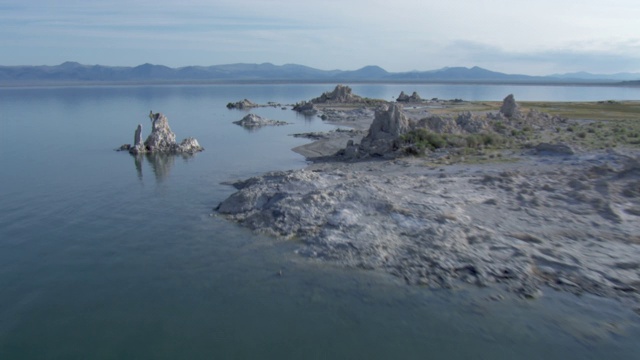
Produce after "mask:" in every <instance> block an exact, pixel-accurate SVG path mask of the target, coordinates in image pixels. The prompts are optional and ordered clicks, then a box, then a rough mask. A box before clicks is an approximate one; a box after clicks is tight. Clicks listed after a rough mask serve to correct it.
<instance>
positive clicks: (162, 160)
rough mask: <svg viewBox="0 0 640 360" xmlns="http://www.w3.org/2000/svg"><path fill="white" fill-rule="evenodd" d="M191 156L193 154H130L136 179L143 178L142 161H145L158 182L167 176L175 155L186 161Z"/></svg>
mask: <svg viewBox="0 0 640 360" xmlns="http://www.w3.org/2000/svg"><path fill="white" fill-rule="evenodd" d="M193 156H194V154H158V153H151V154H137V155H133V154H131V157H132V158H133V162H134V164H135V167H136V173H137V174H138V179H140V180H143V172H144V171H143V167H144V163H145V162H147V163H149V165H150V166H151V170H152V171H153V175H154V176H155V178H156V181H157V182H158V183H162V182H163V181H164V180H165V179H167V178H168V177H169V174H170V173H171V168H173V165H174V164H175V161H176V158H177V157H181V158H182V159H183V160H185V161H186V160H189V159H191V158H192V157H193Z"/></svg>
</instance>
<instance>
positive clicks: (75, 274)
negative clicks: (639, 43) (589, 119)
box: [0, 85, 640, 359]
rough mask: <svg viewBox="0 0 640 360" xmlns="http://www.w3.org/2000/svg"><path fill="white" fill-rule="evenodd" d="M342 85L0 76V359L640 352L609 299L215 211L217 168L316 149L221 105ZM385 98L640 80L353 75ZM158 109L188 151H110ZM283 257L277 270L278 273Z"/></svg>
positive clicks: (281, 114)
mask: <svg viewBox="0 0 640 360" xmlns="http://www.w3.org/2000/svg"><path fill="white" fill-rule="evenodd" d="M332 87H333V86H331V85H237V86H235V85H201V86H182V85H181V86H105V87H99V86H91V87H47V88H0V166H1V171H0V359H213V358H220V359H229V358H236V359H250V358H262V359H267V358H274V359H282V358H292V359H293V358H295V359H302V358H304V359H327V358H362V359H365V358H368V359H389V358H402V359H411V358H446V359H470V358H473V359H515V358H518V359H542V358H544V359H604V358H607V359H613V358H619V359H622V358H635V357H636V356H637V354H638V352H639V351H640V343H638V342H637V339H638V338H640V322H639V319H640V317H638V316H637V315H635V314H634V313H633V312H631V311H630V310H625V309H624V308H622V307H621V306H619V304H618V303H617V302H615V301H608V300H604V299H599V298H595V297H589V296H584V297H581V298H577V297H575V296H573V295H566V294H559V293H556V292H554V291H552V290H548V291H545V296H544V297H543V298H541V299H540V300H536V301H524V300H520V299H515V298H511V297H510V296H507V298H506V299H505V300H504V301H500V302H492V301H486V300H485V299H486V298H487V297H488V296H491V295H495V294H497V291H496V290H495V289H477V288H461V289H457V290H446V291H431V290H428V289H425V288H420V287H409V286H406V285H404V283H403V282H401V281H400V280H398V279H395V278H392V277H389V276H386V275H384V274H378V273H375V272H367V271H359V270H353V269H341V268H336V267H333V266H328V265H326V264H321V263H318V262H315V261H310V260H308V259H306V258H302V257H299V256H297V255H295V253H294V250H295V248H296V246H297V245H296V243H295V242H285V241H277V240H274V239H271V238H267V237H263V236H257V235H254V234H252V233H251V232H249V231H247V230H245V229H243V228H241V227H239V226H237V225H235V224H232V223H229V222H227V221H225V220H224V219H222V218H219V217H216V216H212V208H213V207H215V206H216V205H217V204H218V203H219V202H220V201H222V200H223V199H225V198H226V197H227V196H229V195H230V194H231V193H232V192H233V188H231V187H229V186H225V185H221V183H222V182H224V181H229V180H234V179H242V178H247V177H250V176H254V175H257V174H260V173H263V172H265V171H269V170H284V169H293V168H301V167H303V166H305V164H306V163H305V161H304V159H303V158H302V157H301V156H299V155H297V154H295V153H293V152H292V151H291V150H290V149H291V148H292V147H295V146H297V145H300V144H303V143H305V142H306V141H307V140H304V139H297V138H294V137H292V136H289V134H292V133H297V132H306V131H325V130H329V129H332V128H333V127H332V126H329V125H326V124H323V123H322V121H321V120H320V119H318V118H305V117H301V116H297V115H296V114H295V113H294V112H293V111H291V110H281V109H280V108H261V109H256V110H254V112H255V113H257V114H259V115H262V116H265V117H268V118H272V119H277V120H284V121H288V122H291V123H292V124H291V125H288V126H281V127H270V128H263V129H260V130H257V131H253V132H249V131H246V130H244V129H242V128H241V127H239V126H237V125H234V124H232V123H231V122H232V121H235V120H239V119H240V118H242V117H243V116H244V115H245V114H246V113H245V112H242V111H236V110H233V111H230V110H227V109H226V107H225V104H226V103H227V102H230V101H237V100H241V99H243V98H248V99H250V100H252V101H254V102H258V103H266V102H268V101H274V102H280V103H295V102H297V101H300V100H307V99H310V98H313V97H316V96H319V95H320V94H321V93H322V92H324V91H330V90H332ZM352 88H353V90H354V93H356V94H359V95H362V96H367V97H373V98H383V99H387V100H390V99H391V98H392V97H396V96H397V95H398V94H399V93H400V91H405V92H407V93H411V92H413V91H418V93H419V94H420V95H421V96H422V97H423V98H431V97H438V98H442V99H452V98H462V99H465V100H501V99H502V98H503V97H504V96H506V95H507V94H509V93H513V94H514V95H515V97H516V99H517V100H556V101H577V100H610V99H613V100H640V88H615V87H560V86H551V87H543V86H540V87H535V86H506V85H499V86H498V85H495V86H480V85H354V86H352ZM149 110H153V111H154V112H158V111H159V112H163V113H164V114H165V115H167V117H168V119H169V121H170V125H171V127H172V129H173V131H174V132H175V133H176V135H177V137H178V138H179V139H182V138H184V137H187V136H194V137H196V138H197V139H198V140H199V142H200V144H201V145H202V146H204V147H205V149H206V150H205V151H204V152H202V153H199V154H197V155H195V156H193V157H190V158H183V157H181V156H175V157H157V158H144V159H143V160H142V161H137V160H136V159H135V158H134V157H132V156H130V155H129V154H127V153H122V152H115V151H113V149H114V148H116V147H118V146H119V145H121V144H123V143H131V142H133V132H134V130H135V128H136V126H137V124H138V123H141V124H142V125H143V132H144V134H145V136H146V134H147V133H148V131H149V128H150V123H149V119H148V117H147V114H148V113H149ZM280 271H282V276H278V273H279V272H280Z"/></svg>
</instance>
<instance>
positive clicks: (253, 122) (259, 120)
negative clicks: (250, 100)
mask: <svg viewBox="0 0 640 360" xmlns="http://www.w3.org/2000/svg"><path fill="white" fill-rule="evenodd" d="M233 123H234V124H236V125H240V126H242V127H245V128H248V129H254V128H260V127H263V126H269V125H275V126H279V125H288V123H287V122H285V121H278V120H269V119H265V118H263V117H261V116H259V115H255V114H248V115H247V116H245V117H243V118H242V119H241V120H238V121H234V122H233Z"/></svg>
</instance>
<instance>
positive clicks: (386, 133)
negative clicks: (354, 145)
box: [360, 104, 412, 156]
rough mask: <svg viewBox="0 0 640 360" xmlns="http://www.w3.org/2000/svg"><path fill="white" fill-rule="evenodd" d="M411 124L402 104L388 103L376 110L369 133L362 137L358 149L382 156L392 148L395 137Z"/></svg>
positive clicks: (405, 131)
mask: <svg viewBox="0 0 640 360" xmlns="http://www.w3.org/2000/svg"><path fill="white" fill-rule="evenodd" d="M411 127H412V125H411V122H410V121H409V119H408V118H407V117H406V116H405V115H404V113H403V112H402V106H401V105H398V104H390V105H388V106H382V107H380V108H379V109H378V110H376V115H375V118H374V119H373V123H371V127H370V128H369V134H367V136H366V137H365V138H364V139H362V143H361V144H360V150H361V152H362V153H366V154H369V155H374V156H383V155H385V154H388V153H390V152H392V151H393V150H394V145H395V142H396V139H398V138H399V137H400V136H401V135H403V134H406V133H407V132H408V131H409V130H410V129H411Z"/></svg>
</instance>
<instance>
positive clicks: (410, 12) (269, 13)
mask: <svg viewBox="0 0 640 360" xmlns="http://www.w3.org/2000/svg"><path fill="white" fill-rule="evenodd" d="M638 19H640V1H638V0H610V1H608V2H605V1H602V0H579V1H573V0H565V1H558V0H536V1H531V0H526V1H522V0H508V1H507V0H491V1H489V0H476V1H471V0H467V1H462V0H446V1H445V0H440V1H432V0H402V1H389V0H386V1H379V0H322V1H317V0H316V1H306V0H268V1H267V0H261V1H258V0H215V1H214V0H209V1H206V0H181V1H176V0H126V1H125V0H101V1H94V0H81V1H75V0H54V1H51V0H11V1H8V0H0V34H2V36H0V65H57V64H60V63H62V62H65V61H77V62H80V63H82V64H87V65H94V64H100V65H112V66H136V65H140V64H143V63H152V64H161V65H167V66H170V67H181V66H189V65H203V66H206V65H219V64H232V63H264V62H269V63H273V64H276V65H283V64H301V65H307V66H311V67H314V68H318V69H323V70H333V69H340V70H356V69H359V68H361V67H363V66H367V65H378V66H381V67H382V68H384V69H386V70H387V71H392V72H404V71H413V70H419V71H426V70H434V69H439V68H442V67H447V66H466V67H472V66H480V67H483V68H486V69H489V70H493V71H500V72H505V73H511V74H527V75H549V74H555V73H566V72H577V71H587V72H591V73H601V74H613V73H619V72H640V20H638Z"/></svg>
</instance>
